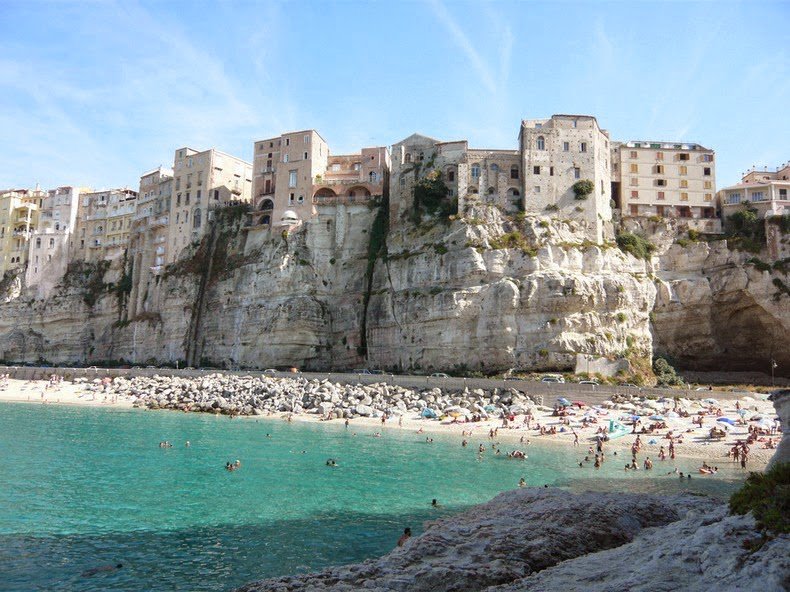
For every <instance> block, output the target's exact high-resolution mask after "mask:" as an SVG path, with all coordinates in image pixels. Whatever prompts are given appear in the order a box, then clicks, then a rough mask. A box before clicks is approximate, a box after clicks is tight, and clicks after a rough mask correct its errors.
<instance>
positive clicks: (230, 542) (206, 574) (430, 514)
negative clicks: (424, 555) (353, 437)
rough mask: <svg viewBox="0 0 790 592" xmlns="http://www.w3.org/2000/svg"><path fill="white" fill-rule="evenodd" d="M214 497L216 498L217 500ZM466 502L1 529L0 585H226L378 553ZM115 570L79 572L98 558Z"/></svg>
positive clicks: (83, 588) (133, 590)
mask: <svg viewBox="0 0 790 592" xmlns="http://www.w3.org/2000/svg"><path fill="white" fill-rule="evenodd" d="M217 503H218V504H221V503H222V500H217ZM463 509H465V507H460V506H459V507H452V508H440V509H436V510H432V509H430V508H428V509H426V510H425V511H420V512H416V513H413V514H407V515H402V516H401V515H392V514H385V515H378V514H372V515H371V514H360V513H354V512H348V513H342V514H338V513H332V514H329V513H328V514H326V515H321V516H311V517H308V518H303V519H294V520H280V521H274V522H267V523H262V524H254V525H232V524H228V525H218V526H202V527H195V528H189V529H181V530H174V531H168V532H151V531H136V532H110V533H102V534H96V535H93V536H92V535H85V534H78V535H51V536H31V535H27V534H25V535H16V534H11V535H8V534H4V535H0V591H3V592H5V591H8V592H10V591H11V590H14V591H18V590H51V591H67V590H68V591H74V592H93V591H96V592H99V591H103V590H109V589H111V590H115V591H129V592H138V591H139V590H184V591H187V590H188V591H190V592H203V591H209V590H211V591H215V590H230V589H233V588H234V587H236V586H241V585H242V584H245V583H247V582H250V581H253V580H259V579H261V578H268V577H276V576H280V575H289V574H298V573H307V572H310V571H316V570H319V569H323V568H325V567H328V566H330V565H343V564H347V563H353V562H359V561H363V560H365V559H367V558H372V557H379V556H381V555H383V554H385V553H387V552H389V551H391V550H392V549H393V548H394V547H395V543H396V541H397V540H398V537H399V536H400V534H401V533H402V532H403V528H404V527H406V526H409V527H411V528H412V530H413V532H414V533H415V534H419V533H420V532H422V530H423V523H424V522H425V521H429V520H435V519H437V518H439V517H441V516H446V515H448V514H455V513H457V512H459V511H461V510H463ZM118 563H121V564H123V568H122V569H120V570H117V571H112V572H106V573H98V574H96V575H94V576H90V577H81V574H82V573H83V572H84V571H85V570H89V569H91V568H94V567H97V566H104V565H116V564H118Z"/></svg>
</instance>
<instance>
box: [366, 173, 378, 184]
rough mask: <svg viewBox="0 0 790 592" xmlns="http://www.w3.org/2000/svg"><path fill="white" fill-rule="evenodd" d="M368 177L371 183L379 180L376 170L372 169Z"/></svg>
mask: <svg viewBox="0 0 790 592" xmlns="http://www.w3.org/2000/svg"><path fill="white" fill-rule="evenodd" d="M368 179H370V182H371V183H375V182H376V181H378V176H377V175H376V171H370V173H369V174H368Z"/></svg>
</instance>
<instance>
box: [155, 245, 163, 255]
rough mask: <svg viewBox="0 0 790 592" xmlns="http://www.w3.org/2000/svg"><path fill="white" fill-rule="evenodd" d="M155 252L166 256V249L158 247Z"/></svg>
mask: <svg viewBox="0 0 790 592" xmlns="http://www.w3.org/2000/svg"><path fill="white" fill-rule="evenodd" d="M155 252H156V254H157V255H164V254H165V248H164V247H156V251H155Z"/></svg>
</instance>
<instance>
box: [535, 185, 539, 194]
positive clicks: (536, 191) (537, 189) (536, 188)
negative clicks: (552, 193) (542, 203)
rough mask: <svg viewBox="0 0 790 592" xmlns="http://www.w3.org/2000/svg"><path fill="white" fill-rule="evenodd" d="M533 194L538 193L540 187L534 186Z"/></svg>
mask: <svg viewBox="0 0 790 592" xmlns="http://www.w3.org/2000/svg"><path fill="white" fill-rule="evenodd" d="M533 193H540V185H535V187H534V190H533Z"/></svg>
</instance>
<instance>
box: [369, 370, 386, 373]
mask: <svg viewBox="0 0 790 592" xmlns="http://www.w3.org/2000/svg"><path fill="white" fill-rule="evenodd" d="M368 373H370V374H384V370H368Z"/></svg>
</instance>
